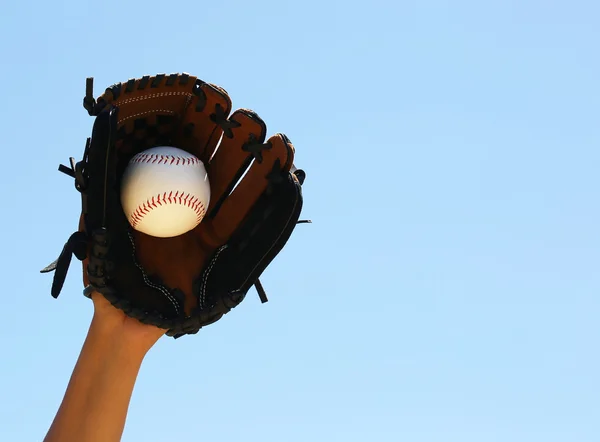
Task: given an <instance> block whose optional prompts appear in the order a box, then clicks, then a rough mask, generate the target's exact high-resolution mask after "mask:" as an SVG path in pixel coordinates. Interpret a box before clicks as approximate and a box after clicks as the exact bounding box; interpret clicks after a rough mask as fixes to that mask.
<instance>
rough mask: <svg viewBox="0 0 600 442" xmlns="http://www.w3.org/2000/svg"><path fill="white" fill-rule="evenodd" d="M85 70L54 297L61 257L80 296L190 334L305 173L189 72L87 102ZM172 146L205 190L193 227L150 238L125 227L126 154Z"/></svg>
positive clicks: (285, 149)
mask: <svg viewBox="0 0 600 442" xmlns="http://www.w3.org/2000/svg"><path fill="white" fill-rule="evenodd" d="M92 89H93V80H92V79H91V78H88V80H87V88H86V96H85V98H84V100H83V104H84V107H85V109H86V110H87V111H88V113H89V114H90V116H93V117H95V121H94V124H93V129H92V134H91V137H90V138H88V139H87V143H86V145H85V149H84V153H83V158H82V160H81V161H79V162H75V160H74V159H73V158H71V159H70V167H66V166H63V165H60V167H59V170H60V171H61V172H64V173H66V174H68V175H69V176H71V177H72V178H74V180H75V188H76V189H77V190H78V191H79V192H80V194H81V217H80V220H79V228H78V231H77V232H75V233H73V234H72V235H71V236H70V237H69V239H68V241H67V242H66V244H65V245H64V248H63V250H62V252H61V254H60V256H59V258H58V259H57V260H56V261H54V262H53V263H52V264H50V265H49V266H47V267H46V268H44V269H43V270H42V273H46V272H51V271H54V272H55V273H54V280H53V283H52V289H51V293H52V296H53V297H55V298H56V297H58V295H59V293H60V291H61V289H62V287H63V283H64V281H65V278H66V275H67V272H68V268H69V265H70V262H71V257H72V255H75V257H77V259H79V260H80V261H82V264H83V283H84V295H86V296H88V297H90V296H91V294H92V293H93V292H94V291H95V292H99V293H101V294H102V295H103V296H105V297H106V298H107V299H108V300H109V301H110V302H111V303H112V305H114V306H115V307H117V308H119V309H121V310H123V311H124V312H125V313H126V314H127V315H129V316H131V317H133V318H136V319H138V320H139V321H141V322H143V323H147V324H153V325H155V326H158V327H160V328H163V329H166V330H167V331H166V334H167V335H168V336H173V337H179V336H182V335H185V334H194V333H197V332H198V331H199V330H200V329H201V328H202V327H204V326H206V325H208V324H211V323H214V322H215V321H218V320H219V319H221V317H222V316H223V315H224V314H226V313H228V312H229V311H230V310H231V309H232V308H234V307H236V306H237V305H238V304H239V303H240V302H242V300H243V299H244V298H245V296H246V294H247V292H248V290H249V289H250V288H251V287H252V286H255V287H256V289H257V291H258V294H259V296H260V299H261V301H262V302H266V300H267V299H266V295H265V292H264V290H263V288H262V286H261V284H260V281H259V277H260V275H261V274H262V273H263V271H264V270H265V269H266V268H267V266H268V265H269V264H270V263H271V262H272V260H273V259H274V258H275V257H276V256H277V255H278V254H279V252H280V251H281V250H282V248H283V247H284V246H285V244H286V243H287V241H288V239H289V238H290V235H291V234H292V231H293V230H294V228H295V226H296V225H297V224H298V223H300V222H309V221H299V216H300V212H301V209H302V203H303V197H302V184H303V182H304V178H305V174H304V172H303V171H302V170H299V169H296V168H295V167H294V146H293V145H292V143H291V142H290V140H289V139H288V138H287V137H286V136H285V135H283V134H276V135H273V136H271V137H270V138H269V139H268V140H266V131H267V128H266V125H265V123H264V122H263V120H261V118H260V117H259V116H258V115H257V114H256V113H255V112H253V111H251V110H247V109H238V110H236V111H234V112H233V113H231V107H232V105H231V99H230V97H229V96H228V94H227V92H226V91H225V90H223V89H222V88H221V87H218V86H215V85H213V84H209V83H206V82H204V81H202V80H200V79H198V78H196V77H194V76H191V75H188V74H172V75H164V74H159V75H156V76H154V77H150V76H144V77H142V78H138V79H130V80H129V81H127V82H125V83H117V84H115V85H113V86H111V87H109V88H107V89H106V91H105V92H104V94H102V95H101V96H100V97H99V98H98V99H97V100H95V99H94V96H93V90H92ZM155 146H172V147H177V148H179V149H183V150H185V151H187V152H189V153H191V154H193V155H195V156H196V157H198V158H199V159H200V160H201V161H202V162H203V163H204V165H205V167H206V169H207V173H208V178H209V182H210V186H211V196H210V205H209V207H208V209H207V211H206V215H205V217H204V218H203V220H202V222H201V223H200V224H199V225H198V226H197V227H196V228H194V229H193V230H191V231H189V232H187V233H184V234H182V235H179V236H176V237H172V238H157V237H152V236H149V235H146V234H144V233H141V232H139V231H136V230H134V229H133V228H132V227H131V225H130V223H129V222H128V220H127V217H126V214H125V213H124V211H123V208H122V205H121V201H120V192H119V189H120V180H121V178H122V176H123V173H124V171H125V168H126V167H127V165H128V163H129V161H130V160H131V158H132V157H133V156H134V155H136V154H138V153H140V152H141V151H144V150H146V149H149V148H151V147H155Z"/></svg>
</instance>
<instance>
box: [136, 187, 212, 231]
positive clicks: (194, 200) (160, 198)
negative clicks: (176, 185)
mask: <svg viewBox="0 0 600 442" xmlns="http://www.w3.org/2000/svg"><path fill="white" fill-rule="evenodd" d="M163 204H182V205H184V206H186V207H189V208H190V209H192V210H193V211H194V212H195V213H196V220H197V221H198V222H200V221H201V220H202V218H204V214H205V213H206V207H204V203H203V202H202V201H200V199H199V198H198V197H197V196H195V197H192V196H191V195H190V194H189V193H187V194H186V193H184V192H180V191H176V192H175V194H173V191H171V192H169V193H167V192H165V193H162V194H158V195H156V196H153V197H152V198H150V199H148V200H147V201H146V202H144V203H142V204H140V205H139V206H138V207H137V208H136V209H135V210H134V211H133V213H132V214H131V216H130V219H131V225H132V227H134V228H135V227H136V226H137V225H138V224H139V223H140V222H142V220H143V219H144V216H146V215H147V214H148V213H150V212H151V211H152V209H154V208H156V207H158V206H162V205H163Z"/></svg>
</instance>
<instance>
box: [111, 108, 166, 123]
mask: <svg viewBox="0 0 600 442" xmlns="http://www.w3.org/2000/svg"><path fill="white" fill-rule="evenodd" d="M157 112H164V113H167V114H171V115H175V114H177V112H175V111H172V110H170V109H153V110H149V111H145V112H139V113H137V114H133V115H129V116H128V117H125V118H122V119H120V120H119V123H122V122H123V121H127V120H130V119H132V118H136V117H140V116H142V115H146V114H155V113H157Z"/></svg>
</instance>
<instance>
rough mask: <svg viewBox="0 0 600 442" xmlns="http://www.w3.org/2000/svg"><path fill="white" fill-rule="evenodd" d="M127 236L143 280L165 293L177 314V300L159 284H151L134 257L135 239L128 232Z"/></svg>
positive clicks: (134, 260) (149, 285)
mask: <svg viewBox="0 0 600 442" xmlns="http://www.w3.org/2000/svg"><path fill="white" fill-rule="evenodd" d="M127 236H129V240H130V241H131V246H132V248H133V262H134V264H135V266H136V267H137V268H138V269H140V271H141V272H142V277H143V278H144V282H145V283H146V285H147V286H148V287H150V288H153V289H155V290H158V291H159V292H161V293H162V294H163V295H165V296H166V297H167V299H168V300H169V301H171V304H173V307H174V308H175V313H176V314H177V315H179V314H180V313H179V306H178V304H177V301H176V300H175V298H174V297H173V296H171V294H170V293H169V292H168V291H167V290H166V289H165V288H164V287H163V286H160V285H156V284H153V283H152V282H150V280H149V279H148V275H146V272H145V271H144V268H143V267H142V266H141V265H140V264H139V263H138V262H137V260H136V259H135V241H134V240H133V237H132V236H131V234H130V233H127Z"/></svg>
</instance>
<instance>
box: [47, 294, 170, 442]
mask: <svg viewBox="0 0 600 442" xmlns="http://www.w3.org/2000/svg"><path fill="white" fill-rule="evenodd" d="M92 300H93V302H94V316H93V318H92V321H91V324H90V327H89V329H88V334H87V337H86V339H85V342H84V344H83V347H82V350H81V353H80V355H79V359H78V360H77V363H76V365H75V368H74V370H73V374H72V375H71V379H70V381H69V384H68V386H67V390H66V392H65V395H64V398H63V401H62V403H61V405H60V408H59V410H58V412H57V414H56V417H55V418H54V421H53V423H52V425H51V427H50V429H49V431H48V434H47V435H46V437H45V439H44V442H58V441H60V442H71V441H77V442H96V441H98V442H99V441H102V442H118V441H119V440H121V436H122V434H123V429H124V426H125V421H126V417H127V411H128V408H129V403H130V400H131V395H132V393H133V388H134V386H135V381H136V379H137V375H138V372H139V369H140V367H141V364H142V361H143V360H144V357H145V355H146V354H147V352H148V350H150V348H151V347H152V346H153V345H154V344H155V343H156V342H157V341H158V339H159V338H160V337H161V336H162V335H163V334H164V333H165V330H162V329H159V328H157V327H154V326H151V325H145V324H142V323H140V322H139V321H137V320H135V319H133V318H130V317H127V316H126V315H125V314H124V313H123V312H122V311H120V310H118V309H116V308H114V307H113V306H112V305H110V303H109V302H108V301H107V300H106V299H105V298H104V297H103V296H101V295H100V294H97V293H94V295H93V296H92Z"/></svg>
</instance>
